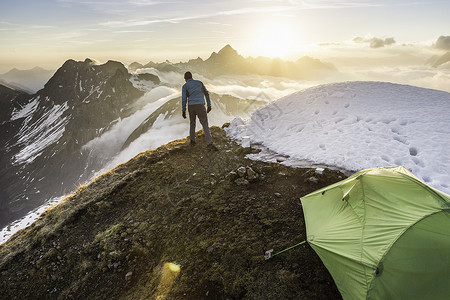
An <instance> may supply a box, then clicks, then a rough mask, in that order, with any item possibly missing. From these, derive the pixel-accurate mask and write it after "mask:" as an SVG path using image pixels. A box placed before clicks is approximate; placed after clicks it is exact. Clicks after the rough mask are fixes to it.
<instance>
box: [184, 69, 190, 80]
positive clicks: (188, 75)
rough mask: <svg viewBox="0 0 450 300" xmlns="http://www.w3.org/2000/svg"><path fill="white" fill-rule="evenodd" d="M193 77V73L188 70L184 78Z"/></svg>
mask: <svg viewBox="0 0 450 300" xmlns="http://www.w3.org/2000/svg"><path fill="white" fill-rule="evenodd" d="M191 78H192V73H191V72H189V71H187V72H186V73H184V79H186V80H188V79H191Z"/></svg>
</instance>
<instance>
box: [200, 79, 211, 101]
mask: <svg viewBox="0 0 450 300" xmlns="http://www.w3.org/2000/svg"><path fill="white" fill-rule="evenodd" d="M202 91H203V94H204V95H205V98H206V105H207V106H208V107H211V99H209V92H208V90H207V89H206V88H205V85H204V84H203V83H202Z"/></svg>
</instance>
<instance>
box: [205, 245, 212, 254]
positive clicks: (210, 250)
mask: <svg viewBox="0 0 450 300" xmlns="http://www.w3.org/2000/svg"><path fill="white" fill-rule="evenodd" d="M213 251H214V247H213V246H209V247H208V249H206V252H208V253H211V252H213Z"/></svg>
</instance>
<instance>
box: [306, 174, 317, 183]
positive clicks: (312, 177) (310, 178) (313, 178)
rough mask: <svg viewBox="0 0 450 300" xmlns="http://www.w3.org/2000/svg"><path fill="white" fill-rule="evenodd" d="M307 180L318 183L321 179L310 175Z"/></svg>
mask: <svg viewBox="0 0 450 300" xmlns="http://www.w3.org/2000/svg"><path fill="white" fill-rule="evenodd" d="M307 180H308V181H309V182H312V183H318V182H319V179H317V178H316V177H314V176H311V177H309V178H308V179H307Z"/></svg>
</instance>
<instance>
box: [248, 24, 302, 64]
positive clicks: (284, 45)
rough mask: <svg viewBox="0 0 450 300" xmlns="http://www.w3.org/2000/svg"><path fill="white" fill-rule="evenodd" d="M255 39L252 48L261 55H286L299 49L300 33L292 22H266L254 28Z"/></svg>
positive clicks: (272, 56)
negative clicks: (294, 28)
mask: <svg viewBox="0 0 450 300" xmlns="http://www.w3.org/2000/svg"><path fill="white" fill-rule="evenodd" d="M254 30H255V33H254V34H253V36H254V40H253V41H252V42H251V44H252V45H251V48H252V50H253V51H254V52H258V53H260V55H261V56H267V57H271V58H274V57H280V58H282V57H284V56H286V55H288V54H289V53H292V52H295V51H297V50H298V49H297V47H298V45H299V38H300V37H299V35H298V34H297V33H296V32H295V31H294V30H293V26H292V24H288V23H287V22H283V21H271V22H265V23H264V24H263V25H262V26H258V27H257V28H255V29H254Z"/></svg>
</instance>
